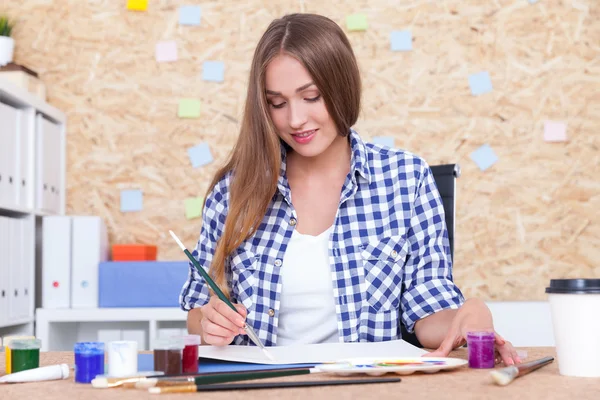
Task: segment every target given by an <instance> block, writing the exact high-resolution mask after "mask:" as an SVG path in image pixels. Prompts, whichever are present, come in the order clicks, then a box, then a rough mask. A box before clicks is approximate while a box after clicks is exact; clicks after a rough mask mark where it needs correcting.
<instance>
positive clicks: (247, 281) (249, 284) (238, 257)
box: [230, 250, 258, 312]
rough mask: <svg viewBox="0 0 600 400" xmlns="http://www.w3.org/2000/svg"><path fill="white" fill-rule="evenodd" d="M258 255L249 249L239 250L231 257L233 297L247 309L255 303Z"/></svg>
mask: <svg viewBox="0 0 600 400" xmlns="http://www.w3.org/2000/svg"><path fill="white" fill-rule="evenodd" d="M257 262H258V260H257V257H256V255H255V254H254V253H253V252H251V251H248V250H238V251H237V252H236V253H235V254H234V255H233V257H231V264H230V265H231V289H232V294H233V297H234V298H235V299H236V300H237V302H238V303H239V304H243V305H244V307H246V310H248V312H250V308H251V307H252V306H253V304H254V302H255V301H254V294H255V290H254V288H255V287H256V263H257Z"/></svg>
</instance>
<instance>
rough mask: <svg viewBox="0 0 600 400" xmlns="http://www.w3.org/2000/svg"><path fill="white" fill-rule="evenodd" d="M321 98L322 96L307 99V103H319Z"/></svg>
mask: <svg viewBox="0 0 600 400" xmlns="http://www.w3.org/2000/svg"><path fill="white" fill-rule="evenodd" d="M320 98H321V95H318V96H317V97H313V98H310V99H305V100H306V101H310V102H311V103H314V102H315V101H318V100H319V99H320Z"/></svg>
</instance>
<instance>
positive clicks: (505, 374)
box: [490, 357, 554, 386]
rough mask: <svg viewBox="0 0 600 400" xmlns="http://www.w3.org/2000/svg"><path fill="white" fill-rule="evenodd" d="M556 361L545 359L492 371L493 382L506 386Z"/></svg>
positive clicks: (550, 358)
mask: <svg viewBox="0 0 600 400" xmlns="http://www.w3.org/2000/svg"><path fill="white" fill-rule="evenodd" d="M552 361H554V357H544V358H540V359H539V360H533V361H530V362H527V363H523V364H517V365H511V366H509V367H505V368H501V369H498V370H495V371H492V372H491V373H490V374H491V376H492V379H493V381H494V382H495V383H496V384H498V385H500V386H506V385H508V384H509V383H511V382H512V381H514V380H515V379H516V378H519V377H521V376H523V375H527V374H528V373H530V372H532V371H535V370H536V369H538V368H542V367H543V366H544V365H548V364H550V363H551V362H552Z"/></svg>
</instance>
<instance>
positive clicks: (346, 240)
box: [180, 14, 520, 364]
mask: <svg viewBox="0 0 600 400" xmlns="http://www.w3.org/2000/svg"><path fill="white" fill-rule="evenodd" d="M249 82H250V83H249V87H248V94H247V98H246V106H245V110H244V117H243V121H242V126H241V129H240V135H239V138H238V141H237V143H236V145H235V148H234V150H233V152H232V155H231V158H230V159H229V161H228V162H227V164H226V165H225V166H224V167H223V168H222V169H221V170H219V171H218V172H217V174H216V176H215V177H214V179H213V182H212V183H211V185H210V189H209V190H208V193H207V195H206V197H205V198H206V202H205V208H204V213H203V221H202V228H201V232H200V239H199V241H198V245H197V247H196V249H195V251H194V252H193V255H194V257H196V258H197V259H198V261H199V262H200V264H201V265H202V266H203V267H204V268H206V269H207V270H208V271H209V273H210V274H211V276H212V277H213V278H214V279H215V281H216V282H217V283H218V284H219V286H220V287H221V288H222V289H223V291H224V292H225V293H226V294H228V295H230V296H231V298H232V299H233V300H234V302H237V304H236V307H237V309H238V310H239V314H238V313H235V312H234V311H233V310H231V309H230V308H228V307H227V306H226V305H225V304H224V303H223V302H222V301H220V300H219V299H218V298H217V297H216V296H211V295H210V293H209V288H208V286H207V285H206V283H205V281H204V280H203V278H202V277H201V276H200V275H199V274H198V272H197V271H195V270H194V268H193V266H190V275H189V279H188V281H187V282H186V284H185V285H184V287H183V290H182V293H181V298H180V300H181V306H182V308H183V309H184V310H188V311H189V313H188V330H189V331H190V332H191V333H197V334H200V335H201V336H202V339H203V343H206V344H212V345H218V346H223V345H228V344H230V343H232V342H233V343H235V344H248V343H249V340H248V337H247V336H246V335H245V334H244V331H243V330H242V327H243V325H244V322H247V323H249V324H250V325H251V326H252V327H253V328H254V329H255V331H256V332H257V333H258V335H259V337H260V339H261V340H262V341H263V343H265V345H267V346H274V345H287V344H291V343H320V342H339V341H343V342H356V341H383V340H393V339H399V338H400V323H404V324H405V326H406V328H407V329H408V331H409V332H413V330H414V332H415V333H416V336H417V338H418V339H419V341H420V342H421V343H422V345H423V346H424V347H426V348H432V349H437V350H436V351H434V352H433V353H431V355H435V356H446V355H447V354H448V353H449V352H450V351H451V350H452V349H453V348H455V347H457V346H459V345H461V344H462V343H464V338H465V336H466V332H467V331H469V330H486V329H490V330H491V329H493V322H492V318H491V313H490V311H489V310H488V308H487V307H486V306H485V304H484V303H483V302H482V301H479V300H477V299H472V300H467V301H464V299H463V296H462V294H461V292H460V290H459V289H458V288H457V287H456V286H455V285H454V282H453V281H452V268H451V260H450V254H449V253H450V251H449V242H448V233H447V229H446V226H445V223H444V210H443V206H442V202H441V199H440V196H439V193H438V191H437V188H436V186H435V182H434V180H433V176H432V173H431V170H430V168H429V166H428V165H427V164H426V163H425V161H423V160H422V159H420V158H419V157H417V156H415V155H413V154H410V153H408V152H404V151H400V150H395V149H390V148H385V147H381V146H374V145H371V144H365V143H364V142H363V141H362V140H361V138H360V137H359V135H358V134H357V133H356V132H355V131H354V130H352V129H351V126H353V125H354V124H355V123H356V120H357V118H358V114H359V108H360V95H361V80H360V75H359V69H358V66H357V63H356V59H355V57H354V53H353V51H352V48H351V46H350V43H349V42H348V39H347V38H346V36H345V35H344V33H343V31H342V30H341V29H340V28H339V26H338V25H337V24H335V23H334V22H333V21H331V20H330V19H328V18H325V17H323V16H319V15H312V14H293V15H288V16H285V17H283V18H281V19H277V20H275V21H273V22H272V23H271V24H270V26H269V27H268V29H267V30H266V32H265V33H264V35H263V37H262V38H261V39H260V41H259V43H258V46H257V48H256V51H255V53H254V58H253V61H252V67H251V71H250V80H249ZM240 314H241V315H240ZM496 344H497V350H498V352H499V354H500V355H501V356H502V359H503V360H504V362H505V363H507V364H512V363H513V362H519V361H520V360H518V357H517V355H516V352H515V350H514V349H513V347H512V346H511V345H510V343H508V342H505V341H504V340H503V339H502V338H501V337H500V336H497V339H496Z"/></svg>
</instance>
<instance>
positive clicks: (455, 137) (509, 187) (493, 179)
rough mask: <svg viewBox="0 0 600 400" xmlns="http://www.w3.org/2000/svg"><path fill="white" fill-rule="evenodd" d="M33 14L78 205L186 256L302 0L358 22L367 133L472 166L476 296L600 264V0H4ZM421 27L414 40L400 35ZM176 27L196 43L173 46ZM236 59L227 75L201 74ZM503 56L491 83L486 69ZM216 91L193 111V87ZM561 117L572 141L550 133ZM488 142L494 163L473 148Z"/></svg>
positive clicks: (23, 23) (515, 290)
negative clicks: (134, 5)
mask: <svg viewBox="0 0 600 400" xmlns="http://www.w3.org/2000/svg"><path fill="white" fill-rule="evenodd" d="M0 4H2V6H1V7H0V9H1V10H4V11H6V12H7V13H8V14H9V15H11V16H13V17H15V18H16V19H17V22H18V25H17V26H16V28H15V30H14V37H15V39H16V50H15V61H16V62H17V63H20V64H23V65H26V66H28V67H30V68H32V69H34V70H36V71H37V72H39V73H40V75H41V77H42V79H43V80H44V82H45V83H46V85H47V89H48V101H49V102H50V103H51V104H52V105H54V106H56V107H58V108H60V109H61V110H63V111H64V112H65V113H66V114H67V116H68V132H67V141H68V144H67V146H68V148H67V182H68V191H67V212H68V213H69V214H83V215H100V216H102V217H103V218H104V219H105V221H106V223H107V225H108V229H109V232H110V239H111V243H131V242H137V243H151V244H154V243H156V244H157V245H158V246H159V253H158V254H159V259H161V260H173V259H181V255H180V250H179V249H178V248H177V247H176V246H174V243H173V242H172V239H171V238H170V237H169V235H168V229H174V230H176V231H177V232H178V233H179V236H180V237H181V238H182V239H183V240H184V241H185V243H186V244H187V246H188V247H192V246H193V245H194V244H195V242H196V240H197V236H198V232H199V228H200V219H192V220H188V219H186V216H185V213H184V206H183V203H184V200H185V198H188V197H194V196H202V195H203V194H204V192H205V190H206V188H207V185H208V183H209V181H210V178H211V176H212V175H213V174H214V172H215V171H216V169H217V167H218V166H219V165H220V163H222V162H223V161H224V160H225V158H226V156H227V154H228V153H229V151H230V149H231V147H232V144H233V143H234V141H235V139H236V137H237V133H238V127H239V120H240V116H241V111H242V108H243V100H244V97H245V90H246V82H247V74H248V71H249V66H250V59H251V57H252V52H253V50H254V46H255V45H256V43H257V41H258V39H259V37H260V35H261V34H262V33H263V31H264V29H265V28H266V27H267V25H268V24H269V22H270V21H271V20H272V19H274V18H276V17H279V16H281V15H283V14H286V13H289V12H316V13H320V14H323V15H326V16H328V17H330V18H332V19H333V20H335V21H336V22H338V23H339V24H340V25H342V26H344V29H345V30H346V31H347V32H348V30H347V29H346V26H345V18H346V16H347V15H350V14H354V13H363V14H364V15H366V17H367V20H368V29H367V30H366V31H363V32H348V35H349V38H350V41H351V42H352V44H353V46H354V50H355V53H356V55H357V57H358V59H359V63H360V66H361V70H362V74H363V79H364V96H363V110H362V114H361V117H360V120H359V122H358V124H357V126H356V128H357V130H358V131H359V132H360V133H361V135H362V136H363V138H364V139H366V140H371V139H372V138H373V137H376V136H392V137H394V140H395V145H396V147H399V148H403V149H407V150H410V151H412V152H414V153H416V154H418V155H420V156H422V157H424V158H425V159H426V160H427V161H428V162H429V163H430V164H432V165H435V164H440V163H451V162H452V163H454V162H457V163H459V164H460V165H461V167H462V172H463V174H462V177H461V178H460V179H459V181H458V188H459V189H458V199H457V231H456V244H455V248H456V250H455V267H454V274H455V279H456V281H457V283H458V284H459V286H460V287H461V288H462V290H463V292H464V293H465V295H466V296H468V297H471V296H477V297H481V298H483V299H486V300H536V299H538V300H541V299H545V294H544V287H545V286H546V285H547V283H548V281H549V279H550V278H551V277H555V278H559V277H600V212H599V211H598V208H599V207H600V184H599V180H598V176H599V175H600V151H598V146H599V145H600V143H599V140H598V137H599V135H600V11H599V8H600V6H599V5H598V3H597V2H596V1H595V0H572V1H571V0H569V1H561V0H539V1H537V2H535V1H534V0H530V1H528V0H491V1H490V0H469V1H464V0H446V1H417V0H414V1H389V0H388V1H384V0H371V1H364V0H356V1H351V2H350V1H349V2H340V1H335V2H334V1H312V0H310V1H309V0H306V1H302V0H295V1H292V0H281V1H276V2H270V1H261V0H245V1H241V0H240V1H237V0H219V1H202V2H199V3H197V5H200V6H201V9H202V17H201V25H200V26H181V25H179V21H178V18H179V17H178V9H179V7H180V6H182V5H188V4H193V2H189V1H188V0H185V1H176V0H150V1H149V5H148V10H147V11H146V12H132V11H128V10H127V9H126V0H95V1H92V0H90V1H81V0H55V1H40V0H19V1H14V0H3V1H2V2H0ZM396 30H401V31H404V30H408V31H411V34H412V51H403V52H394V51H391V49H390V33H391V31H396ZM163 40H173V41H175V42H176V44H177V52H178V60H177V61H176V62H169V63H157V62H156V60H155V46H156V43H157V42H159V41H163ZM205 60H219V61H222V62H224V65H225V77H224V82H222V83H215V82H206V81H203V80H202V79H201V74H202V63H203V62H204V61H205ZM482 71H487V72H488V73H489V76H490V79H491V82H492V85H493V90H492V91H491V92H489V93H486V94H482V95H478V96H474V95H473V94H472V93H471V90H470V87H469V76H470V75H472V74H477V73H480V72H482ZM182 98H193V99H197V100H200V102H201V114H200V118H197V119H180V118H178V116H177V109H178V104H179V101H180V99H182ZM545 121H557V122H562V123H565V124H566V126H567V141H566V142H558V143H549V142H546V141H544V123H545ZM201 142H206V143H208V144H209V146H210V149H211V151H212V155H213V157H214V159H215V161H214V162H213V163H211V164H208V165H206V166H203V167H200V168H193V167H192V166H191V164H190V160H189V158H188V156H187V149H188V148H190V147H192V146H195V145H197V144H199V143H201ZM485 144H488V145H489V146H490V147H491V148H492V149H493V151H494V153H495V154H496V155H497V157H498V161H497V162H496V163H495V164H494V165H492V166H491V167H489V168H488V169H486V170H485V171H482V170H481V169H480V168H479V167H478V165H477V164H476V163H475V162H474V161H473V159H472V158H471V154H472V153H473V152H474V151H475V150H477V149H478V148H480V147H481V146H482V145H485ZM128 189H141V190H142V191H143V194H144V198H143V210H142V211H140V212H132V213H123V212H121V210H120V208H119V196H120V191H121V190H128Z"/></svg>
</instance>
